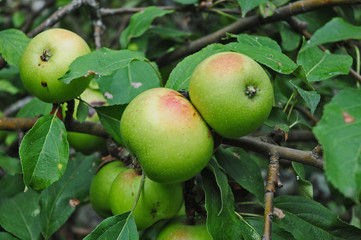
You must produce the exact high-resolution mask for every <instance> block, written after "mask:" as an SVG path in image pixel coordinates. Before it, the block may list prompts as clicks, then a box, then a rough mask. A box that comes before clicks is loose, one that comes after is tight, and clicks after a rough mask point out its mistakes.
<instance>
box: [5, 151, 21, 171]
mask: <svg viewBox="0 0 361 240" xmlns="http://www.w3.org/2000/svg"><path fill="white" fill-rule="evenodd" d="M0 167H1V168H2V169H4V170H5V172H6V173H7V174H9V175H15V174H20V173H21V166H20V161H19V160H18V159H16V158H12V157H9V156H8V155H6V154H5V153H3V152H0Z"/></svg>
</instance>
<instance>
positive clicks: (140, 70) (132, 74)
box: [97, 61, 161, 104]
mask: <svg viewBox="0 0 361 240" xmlns="http://www.w3.org/2000/svg"><path fill="white" fill-rule="evenodd" d="M97 82H98V84H99V87H100V90H101V91H102V93H103V94H104V96H105V97H106V98H107V101H108V103H109V104H127V103H129V102H130V101H131V100H132V99H133V98H135V97H136V96H137V95H138V94H139V93H141V92H143V91H145V90H147V89H150V88H156V87H161V80H160V75H158V72H157V70H156V69H155V68H154V67H153V65H152V64H151V63H149V62H143V61H131V62H129V63H128V64H127V65H126V66H124V67H123V68H120V69H118V70H116V71H115V72H114V73H113V74H111V75H109V76H104V77H101V78H99V79H98V80H97Z"/></svg>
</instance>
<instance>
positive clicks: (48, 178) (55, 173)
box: [19, 115, 69, 190]
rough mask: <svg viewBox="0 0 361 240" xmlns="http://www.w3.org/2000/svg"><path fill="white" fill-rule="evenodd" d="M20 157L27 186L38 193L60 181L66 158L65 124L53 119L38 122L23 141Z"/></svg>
mask: <svg viewBox="0 0 361 240" xmlns="http://www.w3.org/2000/svg"><path fill="white" fill-rule="evenodd" d="M19 155H20V159H21V165H22V170H23V174H24V183H25V185H26V186H32V187H34V189H36V190H40V189H44V188H46V187H48V186H50V185H51V184H52V183H53V182H55V181H57V180H59V178H60V177H61V176H62V175H63V174H64V172H65V169H66V165H67V162H68V157H69V143H68V140H67V139H66V129H65V126H64V123H63V122H62V121H61V120H60V119H59V118H58V117H57V116H56V115H47V116H43V117H41V118H39V119H38V121H37V122H36V123H35V125H34V126H33V128H32V129H30V131H29V132H28V133H27V134H26V135H25V137H24V139H23V140H22V142H21V144H20V149H19Z"/></svg>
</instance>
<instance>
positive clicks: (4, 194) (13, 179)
mask: <svg viewBox="0 0 361 240" xmlns="http://www.w3.org/2000/svg"><path fill="white" fill-rule="evenodd" d="M0 189H1V191H0V203H1V201H3V200H4V199H6V198H11V197H13V196H15V195H16V194H18V193H20V192H24V189H25V185H24V182H23V177H22V176H21V175H19V174H16V175H13V176H11V175H7V176H4V177H2V178H1V179H0ZM0 239H1V238H0Z"/></svg>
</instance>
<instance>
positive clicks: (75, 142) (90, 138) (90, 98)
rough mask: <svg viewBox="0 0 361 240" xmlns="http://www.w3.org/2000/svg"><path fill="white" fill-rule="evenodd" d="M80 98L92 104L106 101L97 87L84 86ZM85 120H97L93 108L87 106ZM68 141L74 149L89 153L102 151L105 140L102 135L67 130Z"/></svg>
mask: <svg viewBox="0 0 361 240" xmlns="http://www.w3.org/2000/svg"><path fill="white" fill-rule="evenodd" d="M80 97H81V99H82V100H84V101H85V102H87V103H89V104H90V105H92V106H96V107H99V106H104V105H107V101H106V99H105V98H104V96H103V94H102V93H101V92H100V91H99V90H97V89H90V88H86V89H85V91H84V92H83V93H82V94H81V95H80ZM78 105H79V100H77V99H75V107H74V109H75V111H74V119H76V113H77V107H78ZM85 121H92V122H97V121H99V116H98V114H97V113H96V111H95V110H94V108H92V107H89V112H88V116H87V118H86V119H85ZM67 137H68V142H69V144H70V146H72V147H73V148H74V149H75V150H77V151H80V152H82V153H85V154H90V153H92V152H95V151H102V150H105V149H106V141H105V139H104V138H102V137H98V136H94V135H91V134H86V133H78V132H68V135H67Z"/></svg>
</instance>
